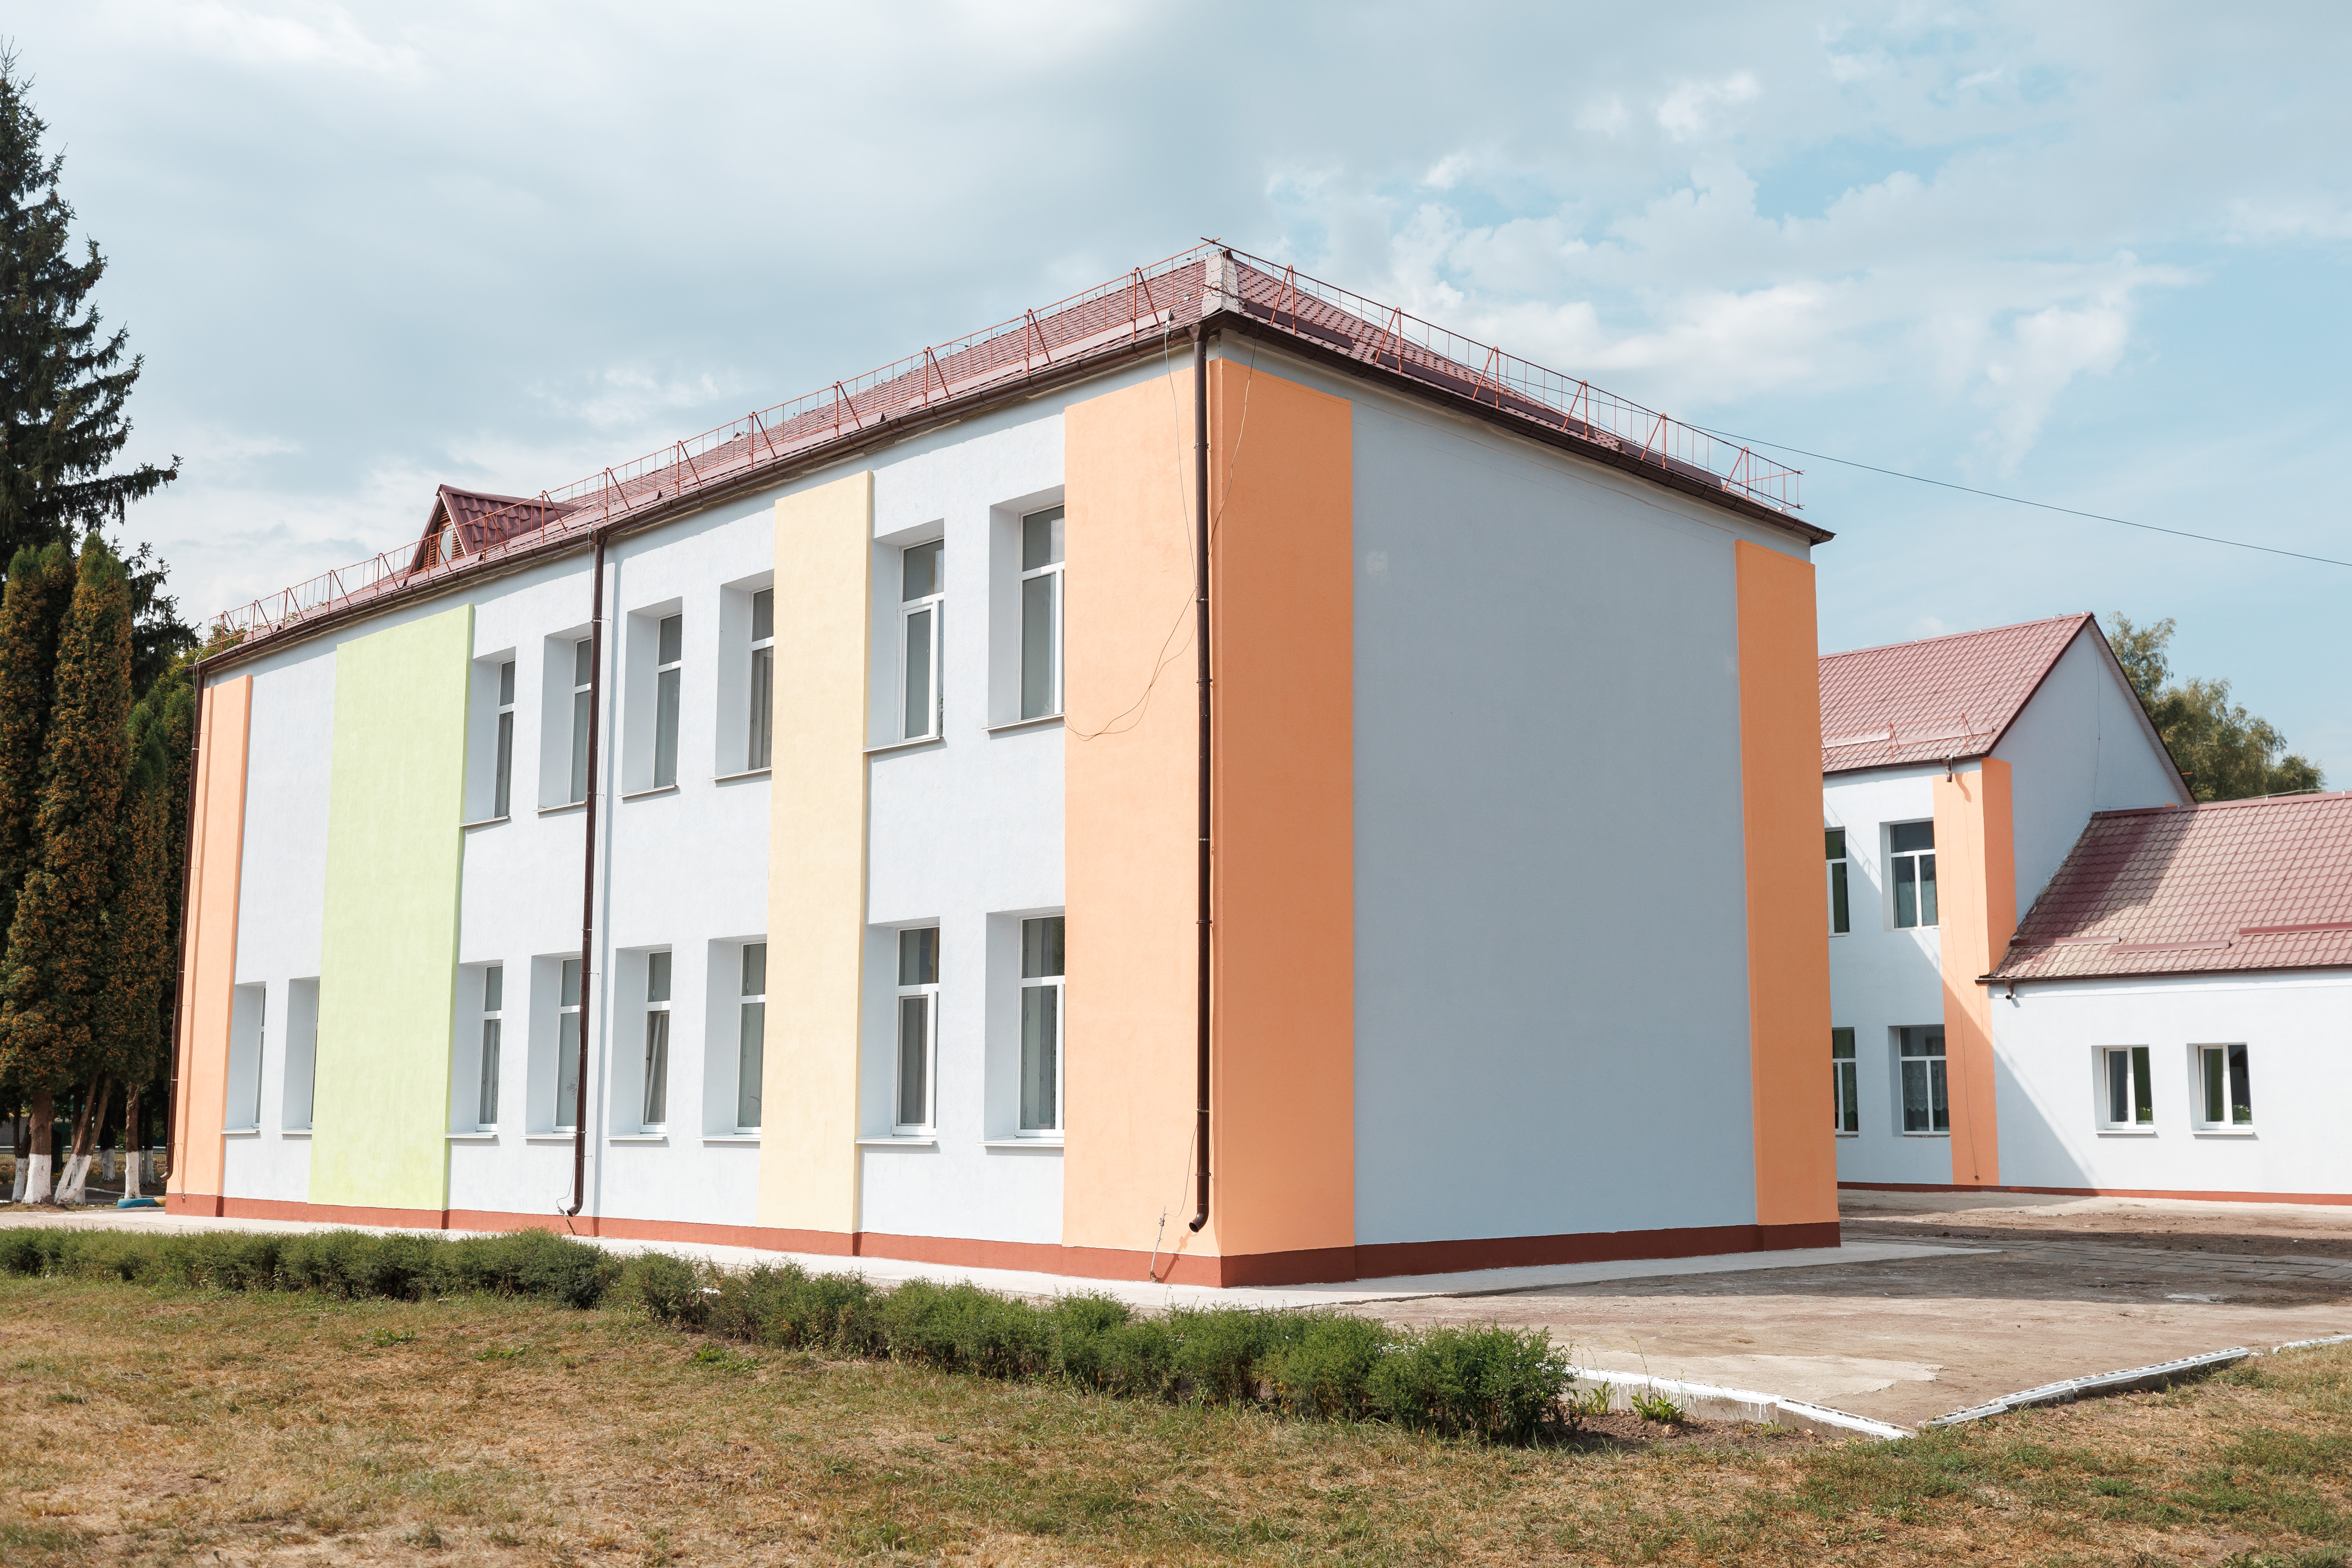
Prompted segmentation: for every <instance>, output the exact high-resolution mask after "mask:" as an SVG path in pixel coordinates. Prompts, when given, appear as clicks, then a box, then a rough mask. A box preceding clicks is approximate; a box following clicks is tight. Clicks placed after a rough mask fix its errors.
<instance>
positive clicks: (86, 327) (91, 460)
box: [0, 49, 180, 613]
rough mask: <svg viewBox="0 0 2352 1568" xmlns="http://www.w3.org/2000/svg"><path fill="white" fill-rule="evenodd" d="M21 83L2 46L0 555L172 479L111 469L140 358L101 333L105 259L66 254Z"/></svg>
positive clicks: (64, 222)
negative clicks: (99, 301)
mask: <svg viewBox="0 0 2352 1568" xmlns="http://www.w3.org/2000/svg"><path fill="white" fill-rule="evenodd" d="M31 85H32V83H31V81H30V79H28V78H26V75H25V73H24V71H23V70H22V69H21V68H19V65H18V62H17V58H16V52H15V51H14V50H10V49H0V560H7V559H12V558H13V557H14V556H15V554H16V552H17V550H19V549H20V548H22V547H23V546H25V545H27V544H32V545H43V544H68V543H71V542H73V541H74V540H75V539H76V538H77V537H79V536H80V535H82V534H85V533H87V532H89V531H91V530H93V529H96V528H98V527H100V525H102V524H104V523H108V522H115V523H120V522H121V521H122V512H123V508H124V507H125V506H127V505H129V504H130V503H131V502H132V501H134V500H139V499H140V498H141V497H142V496H145V495H149V494H152V492H153V491H155V490H156V489H160V488H161V487H163V485H165V484H168V483H169V482H170V481H171V480H173V479H177V478H178V477H179V472H180V460H179V458H173V459H172V463H171V466H170V467H169V468H158V467H157V466H156V465H154V464H152V463H142V464H140V465H139V466H138V467H137V468H127V469H122V470H120V471H114V472H110V471H109V469H110V468H111V466H112V465H113V463H114V460H115V458H117V456H118V455H119V454H120V453H121V450H122V447H123V446H124V444H125V443H126V442H128V441H129V440H130V439H131V422H130V420H129V419H128V417H126V416H125V413H124V405H125V404H126V403H127V402H128V401H129V399H130V396H131V387H132V386H133V385H134V384H136V383H137V382H138V380H139V372H140V369H141V363H142V362H141V361H140V359H139V358H138V357H136V356H134V357H132V358H131V361H130V363H127V364H126V363H124V362H123V353H124V349H125V343H126V341H127V334H126V332H125V331H123V330H121V329H120V328H118V329H117V330H116V331H114V332H112V333H111V334H110V335H107V336H104V337H101V336H100V334H99V325H100V317H99V314H98V311H97V310H96V309H95V308H94V307H92V306H91V305H90V304H89V293H90V290H91V289H95V288H96V287H97V286H98V280H99V279H100V278H101V277H103V276H104V275H105V272H106V258H104V257H103V256H101V255H100V254H99V249H98V244H97V242H96V241H95V240H87V239H86V240H84V241H83V242H82V246H81V247H80V248H81V251H82V256H81V258H80V259H79V260H77V259H75V251H76V248H77V247H75V245H74V243H73V237H72V234H71V232H70V231H71V228H72V225H73V216H74V212H73V208H72V207H71V206H69V205H67V203H66V201H65V198H64V197H63V196H61V195H58V175H59V174H60V173H61V172H62V171H63V170H64V167H65V156H64V154H62V153H53V154H49V155H47V156H44V155H43V153H42V152H41V138H42V136H43V135H44V134H45V133H46V132H47V130H48V127H47V125H46V124H45V123H44V122H43V121H42V120H41V118H40V116H38V115H37V114H35V113H34V112H33V109H32V105H31V104H30V103H29V102H27V101H26V90H27V89H29V88H30V87H31ZM167 613H168V612H167Z"/></svg>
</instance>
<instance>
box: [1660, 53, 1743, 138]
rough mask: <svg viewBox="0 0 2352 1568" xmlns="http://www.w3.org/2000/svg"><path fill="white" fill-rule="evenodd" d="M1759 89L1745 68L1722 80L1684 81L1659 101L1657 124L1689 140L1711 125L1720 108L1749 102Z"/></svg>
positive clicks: (1676, 136)
mask: <svg viewBox="0 0 2352 1568" xmlns="http://www.w3.org/2000/svg"><path fill="white" fill-rule="evenodd" d="M1760 90H1762V89H1759V87H1758V86H1757V85H1756V79H1755V78H1754V77H1753V76H1750V75H1749V74H1748V72H1746V71H1740V72H1738V74H1737V75H1734V76H1729V77H1726V78H1725V79H1723V80H1721V81H1710V82H1685V84H1683V85H1682V86H1680V87H1678V88H1676V89H1675V90H1674V91H1672V92H1670V93H1668V94H1667V95H1666V99H1665V101H1664V102H1663V103H1661V104H1659V105H1658V124H1659V126H1660V128H1661V129H1663V130H1664V132H1666V134H1667V135H1669V136H1671V137H1673V138H1674V139H1675V141H1677V142H1689V141H1692V140H1695V139H1696V138H1697V137H1699V136H1702V135H1704V134H1705V133H1706V132H1707V131H1708V130H1709V129H1710V123H1711V121H1712V120H1713V118H1714V114H1715V111H1716V110H1717V109H1720V108H1726V107H1728V106H1730V105H1733V104H1739V103H1746V102H1748V101H1749V100H1752V99H1754V98H1755V97H1756V95H1757V94H1758V92H1759V91H1760Z"/></svg>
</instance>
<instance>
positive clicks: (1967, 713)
mask: <svg viewBox="0 0 2352 1568" xmlns="http://www.w3.org/2000/svg"><path fill="white" fill-rule="evenodd" d="M2090 624H2091V617H2090V616H2058V617H2057V618H2056V619H2054V620H2047V621H2028V622H2026V623H2025V624H2024V625H2022V626H1995V627H1993V628H1992V629H1991V630H1990V631H1982V632H1959V633H1956V634H1955V635H1953V636H1951V637H1929V638H1927V640H1926V641H1924V642H1906V643H1895V644H1893V645H1891V646H1889V647H1865V648H1857V649H1855V650H1854V651H1853V652H1852V653H1832V654H1827V655H1824V656H1823V657H1822V772H1823V773H1851V772H1853V771H1854V770H1855V769H1857V768H1884V767H1893V766H1897V765H1900V764H1902V763H1940V762H1944V761H1946V760H1947V759H1950V758H1958V757H1980V756H1983V755H1984V754H1985V753H1986V752H1990V751H1991V750H1992V749H1993V745H1994V743H1995V742H1998V741H1999V740H2000V737H2001V734H2002V732H2003V731H2006V730H2008V728H2009V726H2010V723H2011V721H2013V720H2014V719H2015V718H2016V717H2017V715H2018V711H2019V710H2021V709H2022V708H2023V707H2024V706H2025V700H2026V699H2027V698H2029V697H2032V695H2033V692H2034V689H2035V688H2037V687H2039V686H2040V685H2041V684H2042V677H2043V676H2045V675H2047V674H2049V673H2050V667H2051V666H2052V665H2053V664H2055V663H2057V662H2058V656H2059V655H2060V654H2062V653H2063V652H2065V651H2066V645H2067V644H2069V643H2071V642H2073V641H2074V637H2075V635H2076V634H2077V633H2079V632H2081V631H2082V629H2083V628H2084V626H2088V625H2090Z"/></svg>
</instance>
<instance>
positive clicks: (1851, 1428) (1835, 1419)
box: [1569, 1366, 1911, 1441]
mask: <svg viewBox="0 0 2352 1568" xmlns="http://www.w3.org/2000/svg"><path fill="white" fill-rule="evenodd" d="M1569 1370H1570V1373H1572V1374H1573V1375H1574V1377H1575V1378H1576V1380H1577V1381H1578V1382H1579V1383H1584V1384H1601V1385H1603V1386H1605V1387H1606V1388H1607V1389H1608V1390H1609V1408H1610V1409H1612V1410H1631V1409H1632V1408H1633V1394H1635V1392H1637V1391H1645V1392H1648V1393H1652V1394H1664V1395H1665V1396H1666V1397H1667V1398H1669V1399H1671V1400H1673V1401H1674V1402H1675V1404H1677V1405H1681V1406H1682V1407H1683V1408H1684V1409H1685V1410H1687V1411H1689V1412H1690V1413H1691V1414H1692V1415H1697V1416H1702V1417H1706V1418H1709V1419H1712V1420H1717V1421H1751V1422H1755V1423H1757V1424H1759V1425H1763V1424H1768V1423H1769V1424H1771V1425H1774V1426H1790V1427H1794V1428H1796V1429H1797V1430H1798V1431H1801V1432H1818V1433H1820V1434H1822V1436H1828V1437H1856V1436H1860V1437H1874V1438H1877V1439H1880V1440H1882V1441H1884V1440H1886V1439H1889V1438H1894V1437H1908V1436H1911V1434H1910V1432H1909V1431H1908V1430H1907V1429H1906V1428H1905V1427H1901V1426H1892V1425H1890V1424H1889V1423H1887V1422H1885V1421H1874V1420H1872V1419H1871V1418H1870V1417H1869V1416H1867V1415H1853V1413H1851V1412H1850V1411H1844V1410H1832V1409H1831V1408H1830V1407H1829V1406H1828V1405H1812V1404H1809V1403H1807V1402H1806V1401H1804V1400H1801V1399H1783V1398H1781V1397H1780V1396H1779V1395H1778V1394H1759V1393H1757V1392H1756V1391H1755V1390H1753V1389H1748V1388H1721V1387H1717V1385H1716V1384H1711V1383H1686V1382H1685V1381H1683V1380H1682V1379H1680V1378H1672V1377H1652V1376H1650V1375H1649V1374H1647V1373H1635V1372H1608V1371H1603V1370H1601V1369H1599V1368H1595V1367H1582V1366H1580V1367H1571V1368H1570V1369H1569Z"/></svg>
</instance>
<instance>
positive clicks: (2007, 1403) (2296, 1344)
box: [1919, 1334, 2352, 1432]
mask: <svg viewBox="0 0 2352 1568" xmlns="http://www.w3.org/2000/svg"><path fill="white" fill-rule="evenodd" d="M2346 1342H2352V1334H2329V1335H2326V1336H2325V1337H2324V1338H2321V1339H2315V1340H2290V1341H2289V1342H2286V1343H2285V1344H2283V1345H2273V1346H2272V1347H2271V1348H2270V1349H2269V1350H2267V1351H2258V1350H2250V1349H2248V1348H2247V1347H2245V1346H2244V1345H2232V1346H2231V1347H2230V1348H2229V1349H2228V1350H2220V1351H2209V1352H2206V1353H2205V1354H2203V1355H2192V1356H2182V1357H2180V1358H2179V1360H2177V1361H2160V1362H2156V1363H2151V1364H2150V1365H2147V1366H2131V1367H2125V1368H2124V1369H2123V1370H2121V1371H2119V1372H2102V1373H2093V1374H2092V1375H2090V1376H2089V1377H2070V1378H2067V1379H2065V1380H2064V1381H2063V1382H2060V1383H2045V1384H2042V1386H2041V1387H2039V1388H2029V1389H2026V1390H2024V1391H2023V1392H2022V1393H2019V1394H2004V1395H2002V1396H2001V1397H2000V1398H1999V1399H1995V1400H1991V1401H1989V1402H1988V1403H1986V1404H1983V1405H1969V1407H1968V1408H1967V1409H1966V1410H1955V1411H1953V1412H1952V1413H1951V1414H1950V1415H1938V1416H1937V1417H1936V1418H1935V1419H1934V1420H1932V1421H1922V1422H1921V1423H1919V1429H1920V1430H1921V1431H1922V1432H1925V1431H1927V1430H1928V1429H1929V1428H1930V1427H1935V1426H1959V1425H1961V1424H1962V1423H1963V1422H1968V1421H1981V1420H1983V1419H1984V1418H1985V1417H1986V1416H1988V1415H2006V1414H2007V1413H2009V1412H2010V1411H2012V1410H2028V1409H2032V1408H2033V1407H2035V1406H2037V1405H2072V1404H2073V1403H2074V1401H2076V1400H2077V1399H2084V1398H2095V1397H2096V1396H2098V1395H2100V1394H2127V1393H2130V1392H2132V1391H2133V1390H2135V1389H2142V1388H2166V1387H2169V1386H2170V1385H2171V1384H2174V1383H2176V1382H2178V1381H2179V1380H2180V1379H2181V1378H2184V1377H2189V1376H2192V1375H2194V1374H2195V1373H2200V1372H2210V1371H2213V1370H2214V1369H2216V1368H2219V1367H2224V1366H2233V1365H2235V1364H2236V1363H2239V1362H2242V1361H2252V1360H2254V1359H2255V1358H2257V1357H2259V1356H2264V1355H2276V1354H2278V1353H2279V1352H2281V1351H2297V1350H2310V1349H2313V1348H2315V1347H2316V1346H2319V1345H2340V1344H2344V1343H2346Z"/></svg>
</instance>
